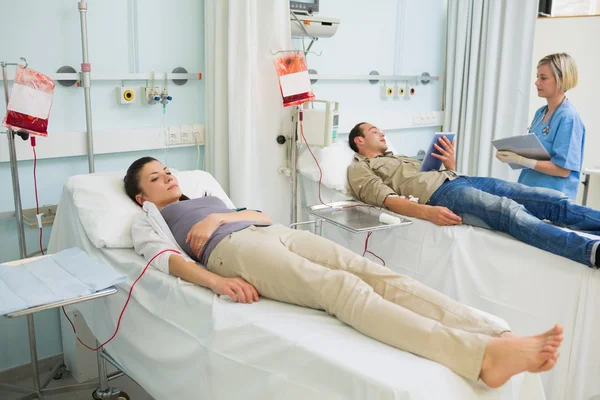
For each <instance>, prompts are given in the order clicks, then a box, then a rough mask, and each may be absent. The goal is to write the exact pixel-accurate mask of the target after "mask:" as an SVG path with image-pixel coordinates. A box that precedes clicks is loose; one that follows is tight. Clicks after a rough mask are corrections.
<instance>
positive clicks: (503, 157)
mask: <svg viewBox="0 0 600 400" xmlns="http://www.w3.org/2000/svg"><path fill="white" fill-rule="evenodd" d="M496 158H497V159H498V160H500V161H501V162H503V163H505V164H519V165H522V166H524V167H526V168H531V169H535V166H536V164H537V161H536V160H532V159H530V158H527V157H523V156H520V155H518V154H516V153H513V152H512V151H499V152H497V153H496Z"/></svg>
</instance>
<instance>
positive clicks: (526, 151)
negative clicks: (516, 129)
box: [492, 134, 551, 169]
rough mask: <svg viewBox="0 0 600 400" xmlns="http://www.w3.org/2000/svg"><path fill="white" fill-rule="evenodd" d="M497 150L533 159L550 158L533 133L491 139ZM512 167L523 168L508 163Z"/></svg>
mask: <svg viewBox="0 0 600 400" xmlns="http://www.w3.org/2000/svg"><path fill="white" fill-rule="evenodd" d="M492 144H493V145H494V147H495V148H496V150H498V151H512V152H513V153H517V154H518V155H520V156H523V157H527V158H531V159H533V160H544V161H545V160H550V158H551V157H550V153H548V152H547V151H546V149H545V148H544V145H542V143H541V142H540V139H538V137H537V136H536V135H534V134H527V135H519V136H513V137H509V138H505V139H497V140H492ZM508 165H510V167H511V168H512V169H522V168H525V167H524V166H522V165H519V164H508Z"/></svg>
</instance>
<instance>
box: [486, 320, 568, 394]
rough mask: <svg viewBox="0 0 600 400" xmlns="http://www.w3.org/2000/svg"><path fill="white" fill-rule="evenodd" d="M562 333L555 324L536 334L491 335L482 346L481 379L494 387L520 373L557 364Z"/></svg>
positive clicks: (546, 368) (550, 367)
mask: <svg viewBox="0 0 600 400" xmlns="http://www.w3.org/2000/svg"><path fill="white" fill-rule="evenodd" d="M562 334H563V329H562V327H561V326H560V325H555V326H554V328H552V329H550V330H549V331H547V332H544V333H542V334H540V335H537V336H530V337H518V336H510V335H508V336H506V335H505V336H504V337H498V338H491V339H490V341H489V343H488V345H487V347H486V349H485V355H484V358H483V364H482V366H481V374H480V375H479V376H480V378H481V380H482V381H483V382H485V383H486V384H487V385H488V386H489V387H492V388H497V387H500V386H502V385H504V384H505V383H506V381H508V380H509V379H510V378H511V377H512V376H513V375H516V374H519V373H521V372H525V371H529V372H544V371H549V370H550V369H552V368H553V367H554V365H556V362H557V359H558V348H559V346H560V344H561V342H562V340H563V335H562Z"/></svg>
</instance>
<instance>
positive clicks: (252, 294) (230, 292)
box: [210, 276, 258, 304]
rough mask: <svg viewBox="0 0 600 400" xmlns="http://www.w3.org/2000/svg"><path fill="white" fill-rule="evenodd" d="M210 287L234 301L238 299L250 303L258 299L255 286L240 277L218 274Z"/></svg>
mask: <svg viewBox="0 0 600 400" xmlns="http://www.w3.org/2000/svg"><path fill="white" fill-rule="evenodd" d="M210 289H211V290H212V291H213V292H215V293H216V294H218V295H222V294H224V295H227V296H229V297H230V298H231V300H233V301H234V302H236V303H237V302H238V301H239V302H240V303H249V304H252V303H254V302H255V301H258V292H257V291H256V288H255V287H254V286H252V285H251V284H249V283H248V282H246V281H245V280H243V279H242V278H223V277H221V276H219V277H218V278H217V279H215V282H214V284H213V285H211V287H210Z"/></svg>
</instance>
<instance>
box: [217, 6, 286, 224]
mask: <svg viewBox="0 0 600 400" xmlns="http://www.w3.org/2000/svg"><path fill="white" fill-rule="evenodd" d="M205 21H206V22H205V26H206V38H205V42H206V82H207V83H206V142H207V146H206V149H205V150H206V151H205V157H206V166H207V169H208V171H209V172H210V173H212V174H213V175H214V176H215V178H216V179H217V180H218V181H219V183H220V184H221V185H222V186H223V188H224V189H225V191H226V192H227V193H228V194H229V196H230V197H231V199H232V200H233V202H234V203H235V204H236V206H238V207H247V208H253V209H260V210H262V211H264V212H266V213H268V214H269V215H270V216H271V217H272V218H273V220H275V221H277V222H281V223H288V222H289V214H290V202H291V194H290V185H289V180H288V178H285V177H284V176H282V175H280V174H279V173H278V169H279V167H281V166H285V165H286V149H285V147H284V146H281V145H278V144H277V142H276V137H277V135H278V134H281V133H283V134H286V135H287V134H288V132H289V131H290V129H291V126H290V125H291V118H290V114H289V110H286V109H284V108H283V106H282V100H281V94H280V91H279V83H278V79H277V73H276V71H275V68H274V65H273V60H274V58H275V56H273V55H272V54H271V51H272V50H273V51H277V50H286V49H290V48H291V47H290V46H291V39H290V14H289V2H288V1H282V0H206V2H205Z"/></svg>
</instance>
